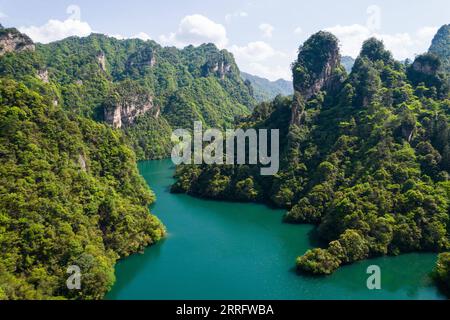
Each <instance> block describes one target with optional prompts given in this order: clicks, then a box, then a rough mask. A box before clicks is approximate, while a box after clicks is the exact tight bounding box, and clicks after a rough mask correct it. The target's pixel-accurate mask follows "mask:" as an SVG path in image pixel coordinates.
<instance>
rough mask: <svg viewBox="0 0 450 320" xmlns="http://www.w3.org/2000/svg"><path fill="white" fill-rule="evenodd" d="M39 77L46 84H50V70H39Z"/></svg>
mask: <svg viewBox="0 0 450 320" xmlns="http://www.w3.org/2000/svg"><path fill="white" fill-rule="evenodd" d="M37 76H38V78H39V79H41V80H42V81H43V82H44V83H48V82H49V78H48V70H47V69H44V70H39V71H38V74H37Z"/></svg>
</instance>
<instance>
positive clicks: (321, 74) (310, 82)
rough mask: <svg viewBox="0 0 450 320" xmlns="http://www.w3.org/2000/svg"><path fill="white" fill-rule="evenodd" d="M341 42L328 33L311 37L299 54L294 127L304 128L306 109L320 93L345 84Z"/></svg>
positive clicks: (292, 120)
mask: <svg viewBox="0 0 450 320" xmlns="http://www.w3.org/2000/svg"><path fill="white" fill-rule="evenodd" d="M339 68H341V56H340V54H339V46H338V40H337V38H336V37H335V36H333V35H332V34H330V33H328V32H323V31H320V32H318V33H316V34H314V35H313V36H311V37H310V38H309V39H308V40H307V41H306V42H305V44H304V45H303V46H302V47H301V49H300V51H299V56H298V59H297V61H296V63H295V64H294V67H293V76H294V90H295V100H296V101H294V102H295V103H293V105H292V116H291V123H292V124H297V125H300V122H301V119H302V113H303V107H302V106H303V105H304V103H305V102H306V101H308V100H309V99H310V98H312V97H313V96H314V95H316V94H317V93H319V91H323V90H325V91H330V90H334V89H335V88H336V87H337V86H338V85H339V84H340V83H341V81H342V80H343V75H342V74H341V73H340V72H339V71H338V70H339Z"/></svg>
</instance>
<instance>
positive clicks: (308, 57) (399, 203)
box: [173, 32, 450, 274]
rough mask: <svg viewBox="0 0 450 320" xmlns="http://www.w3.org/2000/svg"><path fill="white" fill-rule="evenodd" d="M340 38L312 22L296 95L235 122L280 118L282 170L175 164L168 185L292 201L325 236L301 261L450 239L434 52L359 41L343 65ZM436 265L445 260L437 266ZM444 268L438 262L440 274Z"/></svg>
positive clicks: (443, 244) (295, 213) (447, 142)
mask: <svg viewBox="0 0 450 320" xmlns="http://www.w3.org/2000/svg"><path fill="white" fill-rule="evenodd" d="M340 61H341V59H340V55H339V51H338V42H337V39H336V38H335V37H334V36H333V35H331V34H329V33H327V32H319V33H317V34H315V35H313V36H312V37H311V38H310V39H308V40H307V41H306V42H305V43H304V44H303V45H302V46H301V47H300V49H299V55H298V59H297V61H295V62H294V64H293V76H294V88H295V94H294V97H293V99H287V98H284V99H283V98H280V97H278V98H276V99H275V100H274V101H273V102H271V103H263V104H260V105H259V106H257V107H256V108H255V110H254V112H253V114H252V115H251V116H250V117H248V118H247V119H245V120H244V121H243V122H241V126H242V127H244V128H245V127H254V128H279V129H280V139H281V140H280V148H281V150H280V151H281V159H280V161H281V162H280V163H281V169H280V172H278V174H277V175H275V176H273V177H262V176H260V175H259V168H258V166H255V165H253V166H248V165H241V166H234V167H232V166H182V167H180V168H178V170H177V177H178V180H177V182H176V184H175V185H174V187H173V190H174V191H176V192H187V193H190V194H194V195H199V196H203V197H209V198H219V199H230V200H239V201H242V200H244V201H267V202H270V203H271V204H273V205H276V206H279V207H284V208H287V209H288V213H287V214H286V221H288V222H292V223H314V224H317V226H318V229H317V231H318V235H319V237H320V239H321V240H322V242H323V244H324V245H323V247H321V248H316V249H313V250H309V251H308V252H306V253H305V254H304V255H303V256H301V257H299V258H298V259H297V266H298V269H299V270H301V271H303V272H309V273H314V274H330V273H332V272H333V271H334V270H336V269H337V268H338V267H339V266H340V265H343V264H348V263H352V262H354V261H357V260H361V259H365V258H368V257H373V256H380V255H386V254H391V255H396V254H400V253H403V252H410V251H435V252H439V251H445V250H448V249H449V248H450V241H449V230H448V226H449V210H450V195H449V190H450V177H449V171H450V136H449V134H450V130H449V126H450V100H449V86H448V78H447V77H446V75H445V74H443V73H442V72H441V68H440V67H439V66H440V64H441V61H440V60H439V58H437V57H436V56H435V55H430V54H425V55H421V56H418V57H417V59H416V60H415V62H414V63H413V64H411V65H404V64H402V63H400V62H397V61H395V60H394V59H393V58H392V55H391V54H390V52H389V51H387V50H385V48H384V45H383V43H382V42H380V41H378V40H376V39H373V38H372V39H369V40H367V41H366V42H365V43H364V45H363V47H362V50H361V53H360V55H359V57H358V58H357V59H356V61H355V64H354V66H353V68H352V72H351V73H350V74H349V75H348V76H347V75H346V72H345V71H344V68H343V67H342V65H341V62H340ZM442 272H444V271H442ZM442 272H441V273H442Z"/></svg>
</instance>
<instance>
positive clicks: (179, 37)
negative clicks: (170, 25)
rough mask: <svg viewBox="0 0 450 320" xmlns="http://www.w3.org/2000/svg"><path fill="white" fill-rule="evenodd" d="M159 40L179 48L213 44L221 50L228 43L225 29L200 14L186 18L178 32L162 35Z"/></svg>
mask: <svg viewBox="0 0 450 320" xmlns="http://www.w3.org/2000/svg"><path fill="white" fill-rule="evenodd" d="M159 40H160V41H161V42H162V43H163V44H164V45H175V46H177V47H184V46H186V45H189V44H192V45H200V44H202V43H208V42H212V43H214V44H215V45H217V46H218V47H219V48H223V47H225V46H226V45H227V43H228V38H227V31H226V29H225V27H224V26H223V25H221V24H219V23H215V22H214V21H212V20H210V19H208V18H207V17H205V16H203V15H200V14H194V15H190V16H186V17H184V18H183V19H182V20H181V22H180V24H179V26H178V30H177V31H176V32H173V33H170V34H169V35H161V36H160V37H159Z"/></svg>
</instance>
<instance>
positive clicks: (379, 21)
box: [0, 0, 450, 80]
mask: <svg viewBox="0 0 450 320" xmlns="http://www.w3.org/2000/svg"><path fill="white" fill-rule="evenodd" d="M0 22H1V23H2V24H3V25H4V26H7V27H17V28H18V29H19V30H20V31H22V32H24V33H26V34H28V35H29V36H30V37H31V38H32V39H33V40H34V41H36V42H41V43H48V42H51V41H56V40H60V39H63V38H65V37H68V36H73V35H78V36H87V35H89V34H90V33H92V32H99V33H104V34H107V35H109V36H114V37H117V38H120V39H122V38H141V39H143V40H147V39H152V40H154V41H156V42H158V43H160V44H161V45H164V46H172V45H174V46H177V47H179V48H183V47H184V46H186V45H188V44H193V45H200V44H201V43H205V42H212V43H215V44H216V45H217V46H218V47H219V48H221V49H227V50H229V51H231V52H232V53H233V54H234V56H235V59H236V61H237V63H238V66H239V68H240V69H241V70H242V71H245V72H248V73H251V74H255V75H258V76H261V77H265V78H268V79H270V80H276V79H279V78H283V79H286V80H289V79H291V71H290V65H291V63H292V62H293V61H294V60H295V58H296V55H297V51H298V48H299V46H300V45H301V44H302V43H303V42H304V41H305V40H306V39H307V38H308V37H309V36H311V35H312V34H314V33H315V32H317V31H320V30H327V31H330V32H332V33H333V34H335V35H336V36H337V37H338V39H339V40H340V47H341V54H342V55H349V56H352V57H356V56H357V55H358V53H359V50H360V48H361V44H362V42H363V41H364V40H365V39H367V38H369V37H371V36H375V37H377V38H379V39H381V40H383V42H384V43H385V45H386V47H387V48H388V49H389V50H391V51H392V53H393V55H394V57H395V58H397V59H399V60H403V59H406V58H410V59H413V58H414V56H415V55H417V54H420V53H423V52H425V51H426V50H427V49H428V47H429V46H430V43H431V40H432V38H433V36H434V34H435V33H436V31H437V29H438V28H439V27H440V26H441V25H443V24H448V23H450V1H449V0H427V1H425V0H420V1H415V0H379V1H377V0H371V1H366V0H341V1H331V0H307V1H304V0H240V1H238V0H227V1H210V0H208V1H207V0H184V1H182V0H164V1H162V0H156V1H154V0H147V1H145V0H127V1H123V0H95V1H93V0H69V1H66V0H40V1H38V0H0Z"/></svg>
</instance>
